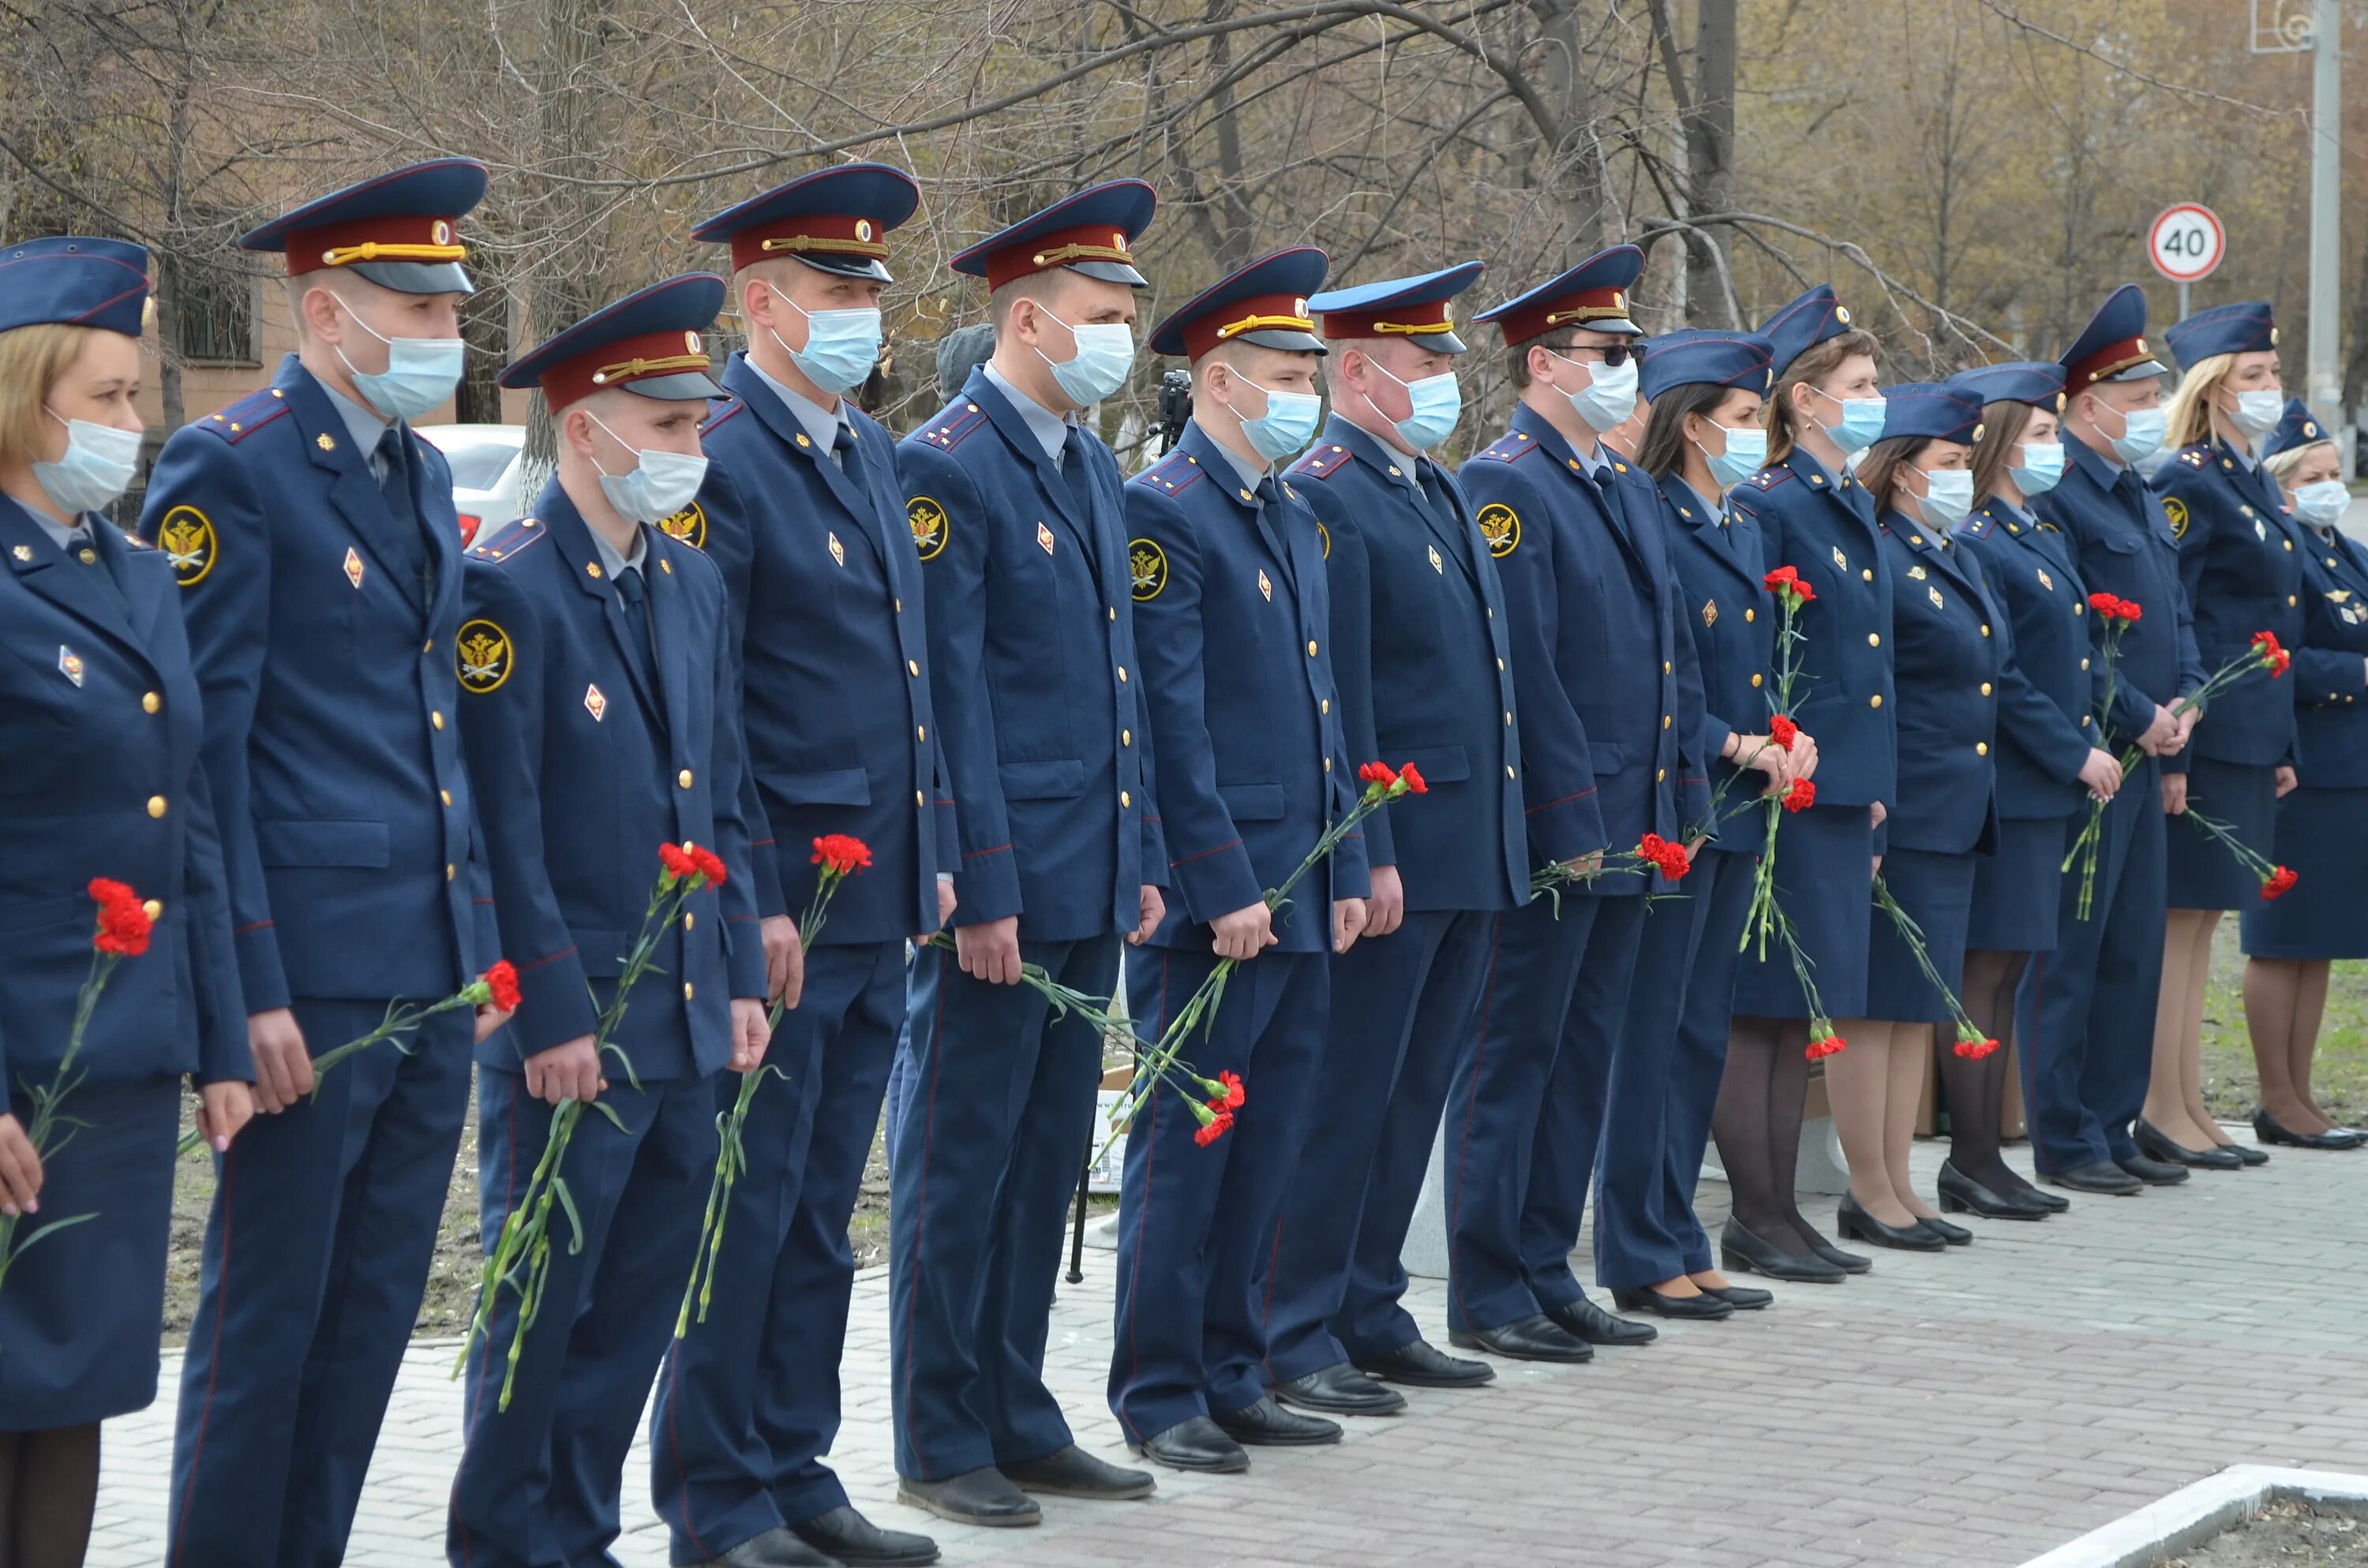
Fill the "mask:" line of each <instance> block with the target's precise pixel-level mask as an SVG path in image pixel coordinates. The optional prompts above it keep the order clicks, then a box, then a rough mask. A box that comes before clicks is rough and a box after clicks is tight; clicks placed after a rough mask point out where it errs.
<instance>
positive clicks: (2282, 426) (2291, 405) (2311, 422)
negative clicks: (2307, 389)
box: [2261, 397, 2335, 458]
mask: <svg viewBox="0 0 2368 1568" xmlns="http://www.w3.org/2000/svg"><path fill="white" fill-rule="evenodd" d="M2333 439H2335V437H2333V436H2332V435H2330V434H2329V433H2328V428H2327V426H2324V425H2321V424H2320V423H2319V422H2318V415H2316V414H2313V413H2312V412H2311V411H2310V404H2308V403H2305V402H2303V400H2302V399H2300V398H2298V397H2290V398H2288V399H2286V411H2285V414H2284V416H2283V417H2282V418H2281V419H2279V421H2278V427H2277V428H2276V429H2274V430H2272V431H2271V432H2270V438H2269V439H2268V440H2266V441H2264V442H2262V443H2261V456H2263V457H2265V458H2273V457H2276V456H2277V455H2278V454H2279V453H2280V452H2290V451H2293V450H2294V449H2295V448H2296V447H2310V446H2316V445H2317V444H2318V443H2319V442H2321V441H2332V440H2333Z"/></svg>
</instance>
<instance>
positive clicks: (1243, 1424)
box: [1209, 1393, 1340, 1449]
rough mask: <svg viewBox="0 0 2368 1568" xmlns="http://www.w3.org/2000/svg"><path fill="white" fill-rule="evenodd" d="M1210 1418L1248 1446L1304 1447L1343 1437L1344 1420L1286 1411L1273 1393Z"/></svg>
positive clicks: (1229, 1434)
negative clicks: (1341, 1425) (1255, 1401)
mask: <svg viewBox="0 0 2368 1568" xmlns="http://www.w3.org/2000/svg"><path fill="white" fill-rule="evenodd" d="M1209 1419H1210V1420H1212V1421H1214V1422H1215V1423H1216V1424H1217V1425H1218V1426H1221V1427H1223V1428H1224V1433H1225V1436H1226V1437H1231V1438H1232V1439H1233V1440H1234V1441H1235V1442H1236V1443H1239V1444H1241V1445H1242V1446H1243V1447H1245V1448H1251V1449H1301V1448H1308V1447H1312V1446H1314V1445H1315V1444H1317V1443H1337V1442H1338V1441H1339V1440H1340V1423H1338V1421H1326V1420H1325V1419H1324V1418H1323V1417H1322V1416H1320V1415H1300V1414H1299V1413H1298V1412H1296V1411H1292V1410H1285V1409H1284V1408H1283V1407H1282V1406H1281V1404H1279V1403H1276V1402H1275V1397H1274V1395H1272V1394H1270V1393H1269V1394H1264V1395H1261V1396H1260V1397H1259V1399H1258V1403H1256V1404H1246V1405H1244V1406H1242V1407H1241V1408H1240V1409H1239V1410H1227V1411H1222V1412H1220V1413H1219V1414H1217V1415H1212V1416H1211V1417H1209Z"/></svg>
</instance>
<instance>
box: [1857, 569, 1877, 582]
mask: <svg viewBox="0 0 2368 1568" xmlns="http://www.w3.org/2000/svg"><path fill="white" fill-rule="evenodd" d="M1858 574H1859V575H1860V576H1861V577H1862V578H1864V579H1865V580H1866V581H1868V582H1870V583H1872V582H1873V581H1874V568H1873V567H1872V566H1861V567H1860V568H1859V569H1858Z"/></svg>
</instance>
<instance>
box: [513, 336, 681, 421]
mask: <svg viewBox="0 0 2368 1568" xmlns="http://www.w3.org/2000/svg"><path fill="white" fill-rule="evenodd" d="M707 369H708V359H707V341H706V339H704V338H702V337H701V336H700V335H699V334H698V333H695V332H691V331H689V330H688V329H684V328H677V329H675V330H672V331H668V332H645V333H643V334H642V335H640V336H639V337H620V338H618V339H616V340H615V341H613V342H609V343H604V344H602V345H601V346H600V347H598V348H595V349H591V350H588V351H587V352H586V353H583V354H579V355H577V356H576V357H575V358H573V359H562V360H561V361H560V362H559V363H558V364H556V365H553V366H552V367H551V369H547V370H545V371H544V372H543V373H542V376H541V381H542V396H543V401H544V402H546V403H549V404H550V405H551V411H552V413H553V414H556V413H558V412H559V411H560V410H561V409H563V408H565V407H566V406H567V405H568V404H569V403H575V402H579V401H581V400H582V399H584V398H587V397H590V396H591V395H592V394H593V393H594V392H606V391H607V390H608V389H609V388H610V387H622V386H631V385H632V383H633V382H635V381H645V380H647V379H648V378H650V377H652V376H679V375H681V374H683V373H684V372H685V371H689V370H696V371H699V372H700V374H702V375H704V374H705V373H706V372H707Z"/></svg>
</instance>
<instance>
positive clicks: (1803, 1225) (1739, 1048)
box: [1716, 284, 1896, 1281]
mask: <svg viewBox="0 0 2368 1568" xmlns="http://www.w3.org/2000/svg"><path fill="white" fill-rule="evenodd" d="M1759 333H1760V335H1761V336H1763V337H1765V338H1767V339H1768V340H1769V343H1770V349H1771V355H1770V368H1771V369H1772V370H1773V371H1774V373H1775V377H1776V384H1775V387H1774V388H1773V390H1772V391H1771V392H1770V396H1769V400H1768V406H1767V411H1766V415H1765V417H1766V419H1767V421H1768V466H1767V467H1766V468H1764V469H1762V470H1760V472H1759V473H1758V474H1756V475H1755V476H1753V477H1752V478H1751V479H1749V480H1747V481H1745V482H1744V483H1741V484H1738V485H1736V487H1735V490H1734V492H1733V493H1732V494H1730V495H1729V496H1728V497H1727V504H1728V506H1730V507H1732V508H1733V510H1734V511H1735V513H1736V520H1737V521H1738V522H1741V523H1746V524H1748V525H1750V526H1752V527H1756V528H1758V529H1759V555H1760V563H1761V565H1762V567H1763V568H1764V569H1765V570H1767V571H1770V572H1772V571H1776V570H1780V569H1782V568H1783V567H1786V566H1790V567H1792V568H1793V570H1794V571H1795V572H1796V573H1797V574H1798V575H1799V578H1800V580H1801V581H1802V582H1803V583H1804V584H1806V585H1808V586H1809V587H1810V589H1811V591H1812V592H1814V593H1815V595H1816V600H1815V602H1813V603H1811V604H1808V605H1806V606H1805V607H1804V608H1803V609H1802V610H1801V612H1800V615H1799V618H1798V620H1797V622H1796V624H1795V631H1796V632H1797V634H1798V637H1799V642H1796V643H1795V644H1794V645H1793V653H1794V656H1795V657H1796V658H1797V660H1798V664H1799V669H1800V675H1799V677H1798V679H1797V680H1796V682H1795V683H1794V687H1793V690H1792V692H1791V693H1790V694H1789V696H1787V695H1786V694H1782V693H1780V694H1779V703H1780V708H1781V710H1782V712H1783V714H1784V716H1785V717H1787V718H1788V719H1790V720H1792V721H1793V722H1794V723H1796V724H1797V725H1799V727H1800V728H1801V729H1803V730H1805V731H1807V732H1808V733H1811V734H1813V735H1815V736H1816V737H1817V747H1818V762H1817V768H1818V771H1817V777H1816V803H1815V804H1814V805H1812V806H1810V807H1808V809H1806V810H1804V811H1799V812H1789V811H1788V812H1785V813H1784V814H1783V820H1782V823H1781V824H1779V825H1778V828H1777V832H1776V836H1775V841H1774V843H1773V844H1771V845H1770V846H1769V853H1770V855H1771V856H1772V857H1773V859H1772V861H1771V862H1770V869H1771V871H1772V874H1773V881H1774V885H1775V888H1776V891H1777V903H1779V904H1780V905H1781V907H1782V910H1783V912H1784V914H1785V915H1786V916H1787V917H1788V918H1789V919H1790V921H1791V923H1792V926H1793V930H1794V932H1795V934H1796V935H1797V937H1798V939H1799V942H1800V946H1801V949H1802V952H1803V954H1804V956H1805V958H1806V960H1807V961H1808V963H1809V965H1810V966H1811V971H1812V976H1813V981H1814V983H1815V985H1816V991H1817V998H1816V1000H1817V1002H1818V1003H1819V1004H1821V1005H1822V1008H1823V1013H1824V1017H1827V1018H1832V1019H1836V1020H1837V1021H1838V1022H1839V1025H1840V1028H1839V1034H1840V1036H1841V1038H1842V1039H1843V1040H1849V1039H1850V1037H1851V1036H1852V1034H1853V1033H1854V1032H1855V1031H1854V1021H1855V1020H1857V1019H1859V1018H1862V1017H1864V1016H1865V1008H1866V951H1867V931H1868V924H1867V921H1868V915H1869V914H1870V912H1871V904H1870V903H1869V888H1870V885H1871V881H1872V876H1873V870H1874V868H1875V865H1876V862H1877V859H1878V858H1879V857H1880V856H1881V854H1882V845H1883V841H1882V838H1881V836H1880V835H1881V831H1882V827H1883V822H1884V812H1885V810H1886V809H1887V807H1888V806H1889V804H1890V802H1891V801H1892V799H1893V796H1894V790H1895V778H1896V773H1895V760H1894V758H1895V750H1896V741H1895V739H1894V736H1893V734H1892V707H1891V649H1890V643H1891V595H1890V588H1889V585H1887V584H1886V583H1884V581H1883V560H1882V553H1883V552H1882V546H1881V541H1880V539H1879V536H1878V535H1877V534H1876V532H1875V521H1874V506H1873V502H1872V501H1871V500H1870V499H1869V498H1868V496H1867V494H1866V491H1865V488H1864V487H1863V486H1861V484H1859V483H1858V482H1857V481H1856V480H1854V479H1852V478H1851V477H1850V470H1849V468H1848V467H1847V466H1846V465H1847V460H1848V458H1849V455H1850V453H1851V452H1854V451H1857V450H1859V449H1861V448H1864V447H1866V446H1869V445H1871V444H1872V443H1873V441H1874V440H1875V438H1876V437H1879V436H1880V435H1881V434H1882V433H1883V418H1884V410H1883V399H1882V398H1881V397H1880V396H1879V395H1877V393H1876V391H1875V369H1874V356H1875V349H1876V343H1875V340H1874V337H1873V335H1872V334H1869V333H1867V332H1865V331H1862V330H1861V329H1860V328H1858V327H1854V326H1852V325H1851V324H1850V312H1849V311H1848V310H1847V309H1845V308H1844V307H1843V306H1842V304H1841V303H1840V301H1838V300H1836V299H1835V298H1834V291H1833V290H1831V289H1830V288H1828V287H1827V286H1825V285H1823V284H1819V285H1818V286H1817V287H1816V288H1815V289H1812V290H1809V291H1808V292H1807V293H1805V294H1804V295H1802V296H1801V297H1800V298H1799V299H1797V300H1794V301H1793V302H1792V303H1790V304H1788V305H1786V306H1785V307H1784V308H1783V309H1782V310H1780V311H1778V312H1776V313H1775V314H1774V315H1773V316H1770V318H1769V319H1768V321H1767V322H1766V323H1765V324H1762V325H1761V327H1760V329H1759ZM1773 613H1776V614H1777V615H1778V617H1779V620H1780V629H1781V616H1782V612H1781V611H1776V612H1773ZM1776 668H1777V667H1776V666H1771V669H1770V675H1769V680H1770V684H1771V685H1772V684H1779V683H1780V676H1779V675H1778V674H1777V673H1776ZM1755 924H1756V922H1755V921H1754V920H1753V919H1752V917H1751V916H1749V915H1747V917H1746V926H1747V928H1746V930H1745V933H1744V940H1745V941H1746V942H1748V945H1749V950H1748V951H1747V952H1746V953H1745V954H1744V955H1743V958H1742V960H1741V962H1740V964H1739V966H1738V968H1737V971H1736V985H1735V1014H1736V1017H1735V1021H1734V1025H1733V1028H1732V1032H1731V1036H1730V1046H1729V1051H1730V1060H1731V1061H1735V1062H1757V1061H1773V1062H1780V1063H1781V1065H1780V1066H1778V1067H1777V1068H1776V1069H1775V1071H1774V1076H1773V1079H1772V1080H1771V1081H1770V1083H1769V1084H1768V1085H1766V1088H1765V1093H1764V1097H1761V1096H1752V1095H1750V1094H1749V1093H1748V1091H1749V1088H1750V1086H1749V1085H1746V1084H1737V1083H1736V1079H1735V1074H1733V1073H1730V1074H1728V1081H1729V1083H1730V1085H1734V1086H1735V1088H1736V1092H1737V1094H1738V1096H1744V1097H1745V1102H1746V1103H1741V1104H1737V1105H1736V1106H1735V1107H1734V1108H1733V1109H1734V1111H1735V1113H1736V1114H1734V1115H1732V1116H1730V1115H1729V1114H1728V1109H1729V1108H1727V1107H1725V1106H1724V1105H1723V1106H1722V1107H1721V1108H1720V1111H1719V1113H1718V1118H1717V1121H1716V1127H1717V1131H1718V1141H1719V1154H1720V1158H1721V1160H1722V1162H1724V1163H1725V1165H1726V1170H1727V1176H1728V1178H1729V1181H1730V1182H1731V1184H1732V1186H1733V1190H1734V1197H1735V1209H1734V1214H1733V1218H1732V1220H1731V1221H1730V1222H1729V1224H1728V1226H1727V1229H1726V1233H1725V1235H1724V1237H1722V1238H1721V1242H1722V1256H1723V1257H1724V1259H1725V1262H1726V1264H1727V1266H1728V1267H1746V1268H1752V1269H1757V1270H1758V1271H1759V1272H1761V1273H1764V1274H1770V1275H1772V1276H1775V1277H1777V1278H1793V1279H1818V1280H1827V1281H1833V1280H1839V1278H1840V1277H1841V1274H1842V1273H1845V1272H1848V1273H1859V1272H1861V1271H1863V1270H1864V1269H1866V1268H1867V1267H1870V1264H1869V1260H1868V1259H1867V1258H1866V1257H1865V1256H1861V1255H1860V1254H1856V1253H1848V1252H1844V1251H1842V1250H1841V1249H1839V1248H1838V1247H1836V1246H1835V1245H1834V1244H1832V1243H1831V1242H1829V1241H1827V1239H1826V1238H1825V1237H1824V1236H1823V1235H1821V1234H1820V1233H1818V1232H1817V1230H1816V1227H1815V1226H1813V1225H1811V1224H1810V1223H1809V1221H1807V1219H1806V1218H1805V1217H1804V1216H1803V1215H1802V1213H1801V1210H1800V1206H1799V1205H1798V1204H1797V1203H1796V1202H1795V1201H1794V1199H1793V1162H1794V1159H1795V1156H1796V1154H1797V1153H1798V1150H1799V1147H1800V1139H1801V1119H1802V1116H1803V1114H1804V1106H1803V1099H1802V1096H1803V1093H1804V1089H1805V1087H1806V1069H1805V1066H1804V1052H1805V1051H1807V1050H1808V1049H1809V1047H1810V1046H1811V1044H1812V1041H1811V1040H1810V1033H1809V1026H1810V1024H1811V1022H1812V1021H1814V1015H1815V1014H1816V1012H1817V1008H1816V1007H1813V1006H1812V1005H1811V1002H1810V999H1809V998H1808V997H1807V996H1806V995H1805V994H1804V992H1803V990H1802V987H1801V985H1800V983H1799V982H1798V981H1797V980H1796V979H1795V978H1794V972H1793V963H1792V961H1791V960H1790V958H1789V957H1788V955H1787V953H1786V952H1785V949H1784V947H1783V944H1782V940H1781V938H1779V937H1776V936H1774V935H1772V934H1771V935H1769V936H1768V937H1766V939H1765V941H1764V943H1763V941H1762V937H1761V936H1760V934H1759V932H1758V931H1756V930H1753V929H1751V926H1753V925H1755ZM1763 952H1764V955H1765V956H1764V957H1763V956H1762V954H1763ZM1830 1060H1831V1059H1830V1058H1828V1061H1830ZM1722 1097H1723V1098H1724V1097H1725V1096H1722ZM1738 1155H1739V1156H1740V1157H1738Z"/></svg>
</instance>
